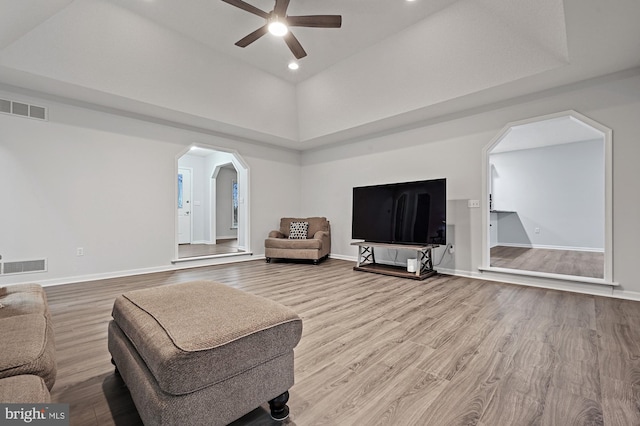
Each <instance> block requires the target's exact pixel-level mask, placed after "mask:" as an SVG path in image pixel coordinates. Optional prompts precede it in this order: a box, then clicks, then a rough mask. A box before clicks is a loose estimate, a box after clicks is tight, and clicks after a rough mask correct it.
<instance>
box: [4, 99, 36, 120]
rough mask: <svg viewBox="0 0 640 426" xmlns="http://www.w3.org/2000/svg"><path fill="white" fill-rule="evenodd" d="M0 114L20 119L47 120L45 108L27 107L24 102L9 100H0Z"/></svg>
mask: <svg viewBox="0 0 640 426" xmlns="http://www.w3.org/2000/svg"><path fill="white" fill-rule="evenodd" d="M0 112H1V113H4V114H11V115H17V116H20V117H27V118H34V119H36V120H46V119H47V108H45V107H42V106H37V105H29V104H26V103H24V102H16V101H11V100H9V99H0Z"/></svg>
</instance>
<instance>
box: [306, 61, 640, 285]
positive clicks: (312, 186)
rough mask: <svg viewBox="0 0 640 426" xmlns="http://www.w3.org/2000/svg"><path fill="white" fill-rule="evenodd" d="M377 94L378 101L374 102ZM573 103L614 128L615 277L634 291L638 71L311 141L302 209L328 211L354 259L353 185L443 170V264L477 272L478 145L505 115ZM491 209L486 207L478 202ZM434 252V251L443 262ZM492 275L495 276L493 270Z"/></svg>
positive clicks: (336, 251) (512, 117) (341, 248)
mask: <svg viewBox="0 0 640 426" xmlns="http://www.w3.org/2000/svg"><path fill="white" fill-rule="evenodd" d="M380 102H383V99H381V100H380ZM571 109H573V110H576V111H577V112H579V113H581V114H584V115H586V116H587V117H589V118H591V119H593V120H596V121H598V122H600V123H602V124H603V125H605V126H607V127H610V128H612V129H613V134H614V137H613V147H614V149H613V153H614V154H613V173H614V178H613V182H614V198H613V203H614V214H613V216H614V217H613V221H614V225H613V228H614V235H613V244H614V249H613V256H614V262H613V267H614V270H613V275H614V277H613V278H614V280H615V281H617V282H619V283H620V285H621V287H619V288H618V289H617V290H616V292H621V291H623V292H625V294H626V295H630V294H631V295H633V297H640V281H638V279H637V267H636V264H637V252H638V250H637V241H639V240H640V227H639V226H637V221H638V217H640V192H639V191H637V190H636V189H635V182H638V181H640V168H638V167H637V161H638V158H640V144H638V143H637V140H638V135H639V134H640V120H638V117H640V75H639V73H638V72H634V73H633V75H630V74H627V75H626V76H623V75H620V76H611V77H608V78H602V79H599V80H595V81H590V82H585V83H580V84H575V85H573V86H571V87H566V88H563V89H561V90H557V91H554V92H547V93H542V94H538V95H536V96H528V97H527V98H526V99H524V100H520V101H514V102H512V103H503V104H501V107H500V108H495V109H492V108H490V107H486V108H483V109H482V110H478V111H477V113H475V114H469V115H467V116H463V117H462V118H456V119H451V120H450V121H443V122H440V123H435V124H431V125H424V126H423V127H417V128H415V129H411V130H407V131H403V132H400V133H396V134H391V135H385V136H381V137H378V138H371V139H368V140H364V141H360V142H356V143H353V144H342V145H339V146H338V145H336V146H333V147H330V148H326V149H317V150H313V151H308V152H305V153H304V154H303V157H302V164H303V173H302V188H304V190H303V192H302V206H303V214H304V215H311V214H318V215H320V214H321V215H325V216H327V217H328V218H329V219H330V220H331V224H332V237H333V241H332V252H333V255H336V256H344V257H349V258H354V257H355V256H356V249H355V248H354V247H351V246H350V245H349V243H350V241H351V191H352V187H354V186H359V185H367V184H376V183H388V182H399V181H408V180H417V179H429V178H436V177H445V178H447V186H448V199H449V204H448V212H447V216H448V225H449V226H450V227H453V228H454V229H453V232H451V231H449V230H448V238H449V242H452V243H454V244H455V245H456V251H455V254H454V259H455V260H450V259H448V256H449V255H446V256H445V260H444V261H443V266H444V267H445V268H447V269H453V270H456V271H457V272H459V273H462V274H468V275H474V276H483V277H484V276H487V275H486V274H484V275H481V273H480V272H479V270H478V267H479V266H480V265H481V253H482V230H483V223H482V218H481V209H469V208H467V207H466V201H463V200H467V199H478V200H481V199H482V191H483V189H482V172H481V169H482V162H483V158H482V149H483V147H484V146H485V145H487V144H489V143H490V142H491V140H492V139H493V138H494V137H496V136H497V135H498V133H499V132H500V131H501V130H502V128H503V127H504V126H505V125H506V124H507V123H509V122H513V121H518V120H522V119H525V118H530V117H537V116H542V115H546V114H550V113H554V112H559V111H567V110H571ZM483 207H488V206H483ZM439 253H440V252H438V253H437V254H436V260H439V257H440V254H439ZM496 279H499V277H498V278H496Z"/></svg>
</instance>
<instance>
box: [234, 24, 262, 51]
mask: <svg viewBox="0 0 640 426" xmlns="http://www.w3.org/2000/svg"><path fill="white" fill-rule="evenodd" d="M268 31H269V28H268V26H267V25H263V26H262V27H260V28H258V29H257V30H255V31H254V32H252V33H251V34H249V35H248V36H246V37H244V38H242V39H241V40H238V41H237V42H236V46H240V47H247V46H248V45H250V44H251V43H253V42H254V41H256V40H257V39H259V38H260V37H262V36H263V35H265V34H266V33H267V32H268Z"/></svg>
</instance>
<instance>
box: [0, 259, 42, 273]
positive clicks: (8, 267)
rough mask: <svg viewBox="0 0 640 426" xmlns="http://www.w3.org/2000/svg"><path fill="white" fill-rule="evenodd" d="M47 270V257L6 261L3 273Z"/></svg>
mask: <svg viewBox="0 0 640 426" xmlns="http://www.w3.org/2000/svg"><path fill="white" fill-rule="evenodd" d="M46 270H47V260H46V259H36V260H22V261H19V262H4V264H3V265H2V275H9V274H26V273H29V272H45V271H46Z"/></svg>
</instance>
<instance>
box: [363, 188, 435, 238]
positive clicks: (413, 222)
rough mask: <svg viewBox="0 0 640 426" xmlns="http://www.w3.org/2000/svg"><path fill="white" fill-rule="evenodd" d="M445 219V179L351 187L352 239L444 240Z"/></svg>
mask: <svg viewBox="0 0 640 426" xmlns="http://www.w3.org/2000/svg"><path fill="white" fill-rule="evenodd" d="M446 221H447V180H446V179H433V180H422V181H417V182H402V183H392V184H387V185H373V186H360V187H355V188H353V218H352V226H351V237H352V238H353V239H354V240H365V241H369V242H375V243H391V244H420V245H423V244H433V245H441V244H446V241H447V226H446V225H447V223H446Z"/></svg>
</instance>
